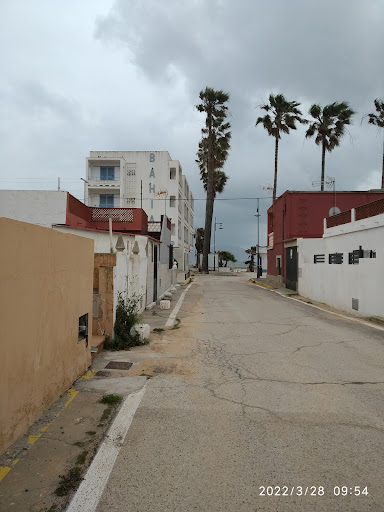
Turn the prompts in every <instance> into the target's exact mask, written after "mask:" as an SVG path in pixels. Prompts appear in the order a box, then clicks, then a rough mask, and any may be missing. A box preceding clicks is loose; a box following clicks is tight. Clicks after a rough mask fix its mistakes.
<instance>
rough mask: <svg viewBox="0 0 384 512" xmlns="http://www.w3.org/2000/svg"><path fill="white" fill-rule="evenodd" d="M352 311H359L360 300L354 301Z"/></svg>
mask: <svg viewBox="0 0 384 512" xmlns="http://www.w3.org/2000/svg"><path fill="white" fill-rule="evenodd" d="M352 309H355V310H356V311H359V299H352Z"/></svg>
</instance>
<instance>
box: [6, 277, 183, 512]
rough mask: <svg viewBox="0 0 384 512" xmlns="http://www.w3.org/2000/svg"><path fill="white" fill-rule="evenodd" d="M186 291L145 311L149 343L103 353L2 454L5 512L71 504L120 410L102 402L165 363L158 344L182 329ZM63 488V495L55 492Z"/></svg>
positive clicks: (38, 511) (47, 511) (48, 511)
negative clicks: (181, 308)
mask: <svg viewBox="0 0 384 512" xmlns="http://www.w3.org/2000/svg"><path fill="white" fill-rule="evenodd" d="M186 289H187V286H186V285H182V286H180V287H177V288H176V290H175V291H173V292H172V300H171V309H169V310H161V309H160V307H159V305H158V304H157V305H156V306H155V307H154V308H153V309H151V310H145V311H144V312H143V313H142V315H141V323H147V324H149V325H150V328H151V334H150V342H149V344H147V345H142V346H139V347H134V348H132V349H131V350H129V351H118V352H110V351H104V352H101V353H100V354H99V355H98V356H97V357H96V358H95V359H94V360H93V361H92V366H91V368H90V369H89V371H88V372H86V374H85V375H83V376H82V377H80V378H79V379H78V380H77V381H76V382H74V384H73V386H72V388H70V389H69V390H67V392H66V393H64V394H63V395H62V396H61V397H60V398H59V399H58V400H57V401H56V402H55V403H54V404H52V406H51V407H50V408H49V409H48V410H47V411H45V413H44V414H43V416H42V417H41V418H40V419H39V420H38V421H37V422H35V423H34V424H33V425H32V426H31V427H30V428H29V429H28V431H27V432H26V433H25V435H23V436H21V437H20V438H19V439H18V440H17V441H16V442H15V443H14V444H13V445H12V446H10V447H9V448H8V449H7V450H6V452H5V453H3V454H2V455H1V456H0V512H8V511H12V512H26V511H33V512H59V511H60V510H64V509H65V508H66V506H67V505H68V503H69V501H70V499H71V497H72V495H73V492H74V490H75V489H76V488H77V486H78V485H79V483H80V481H81V478H82V475H83V474H84V473H85V471H86V469H87V467H88V466H89V464H90V463H91V461H92V459H93V457H94V455H95V454H96V452H97V450H98V447H99V445H100V443H101V442H102V440H103V439H104V437H105V435H106V433H107V431H108V428H109V425H110V423H111V422H112V420H113V418H114V417H115V415H116V413H117V411H118V409H119V405H118V404H117V405H114V404H108V403H107V404H103V403H100V402H99V400H100V399H101V398H102V397H103V396H105V395H110V394H116V395H119V396H121V397H123V398H124V397H126V396H127V395H129V394H131V393H133V392H135V391H137V390H139V389H141V388H142V387H143V386H144V385H145V383H146V381H147V379H148V378H151V376H152V375H156V371H157V368H158V367H160V366H164V362H163V358H164V356H163V354H162V353H161V352H162V350H159V349H157V350H156V346H158V345H159V344H166V340H162V338H163V334H164V333H165V332H166V330H168V329H175V328H178V324H179V322H180V320H179V319H178V318H177V314H173V317H174V318H173V317H172V316H171V318H170V315H171V314H172V313H173V312H174V308H175V306H176V304H177V303H178V301H179V299H180V297H181V296H182V294H183V292H185V290H186ZM176 313H177V312H176ZM167 322H168V326H167V325H166V324H167ZM63 477H65V478H63ZM60 485H61V488H60ZM58 488H60V491H59V493H60V494H62V496H57V495H56V494H55V491H56V490H57V489H58Z"/></svg>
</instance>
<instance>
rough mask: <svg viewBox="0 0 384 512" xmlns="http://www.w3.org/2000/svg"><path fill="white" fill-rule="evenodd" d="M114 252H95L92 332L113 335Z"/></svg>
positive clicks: (97, 334)
mask: <svg viewBox="0 0 384 512" xmlns="http://www.w3.org/2000/svg"><path fill="white" fill-rule="evenodd" d="M115 266H116V254H111V253H106V254H105V253H104V254H95V259H94V269H93V321H92V334H94V335H96V336H109V337H110V338H111V339H112V337H113V302H114V296H113V289H114V287H113V268H114V267H115Z"/></svg>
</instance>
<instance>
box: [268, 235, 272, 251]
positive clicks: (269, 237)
mask: <svg viewBox="0 0 384 512" xmlns="http://www.w3.org/2000/svg"><path fill="white" fill-rule="evenodd" d="M268 249H273V231H272V233H269V234H268Z"/></svg>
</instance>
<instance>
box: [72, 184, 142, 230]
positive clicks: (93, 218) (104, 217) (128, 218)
mask: <svg viewBox="0 0 384 512" xmlns="http://www.w3.org/2000/svg"><path fill="white" fill-rule="evenodd" d="M110 218H111V219H112V229H113V231H117V232H130V233H137V234H142V235H146V234H147V233H148V217H147V214H146V213H145V211H144V210H142V209H141V208H103V207H92V206H86V205H85V204H84V203H82V202H81V201H79V200H78V199H76V198H75V197H73V196H71V195H70V194H68V203H67V218H66V224H67V225H68V226H71V227H76V228H80V229H92V230H100V231H108V230H109V219H110Z"/></svg>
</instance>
